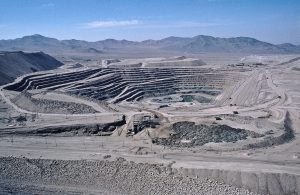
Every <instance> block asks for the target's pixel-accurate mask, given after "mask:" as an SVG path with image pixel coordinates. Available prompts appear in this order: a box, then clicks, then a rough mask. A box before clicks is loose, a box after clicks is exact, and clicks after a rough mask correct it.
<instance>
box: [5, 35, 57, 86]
mask: <svg viewBox="0 0 300 195" xmlns="http://www.w3.org/2000/svg"><path fill="white" fill-rule="evenodd" d="M51 42H52V40H51V41H50V43H51ZM61 65H62V63H61V62H59V61H57V60H56V59H55V58H53V57H51V56H49V55H47V54H45V53H43V52H36V53H26V52H22V51H15V52H0V85H3V84H5V83H8V82H11V81H13V80H14V79H15V78H16V77H18V76H20V75H23V74H26V73H31V72H36V71H41V70H50V69H54V68H57V67H59V66H61Z"/></svg>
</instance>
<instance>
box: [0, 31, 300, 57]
mask: <svg viewBox="0 0 300 195" xmlns="http://www.w3.org/2000/svg"><path fill="white" fill-rule="evenodd" d="M0 50H5V51H16V50H22V51H43V52H46V53H49V54H52V55H57V54H75V53H86V54H106V53H118V52H120V53H126V52H129V53H134V52H144V53H147V52H171V53H191V54H192V53H216V52H217V53H300V45H293V44H290V43H285V44H280V45H275V44H271V43H267V42H263V41H259V40H257V39H254V38H249V37H235V38H218V37H212V36H205V35H199V36H195V37H191V38H183V37H168V38H165V39H161V40H145V41H141V42H137V41H127V40H115V39H106V40H102V41H96V42H88V41H82V40H75V39H71V40H57V39H55V38H49V37H44V36H42V35H31V36H24V37H22V38H17V39H11V40H0Z"/></svg>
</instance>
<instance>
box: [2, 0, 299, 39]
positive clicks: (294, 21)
mask: <svg viewBox="0 0 300 195" xmlns="http://www.w3.org/2000/svg"><path fill="white" fill-rule="evenodd" d="M31 34H42V35H44V36H49V37H54V38H58V39H72V38H74V39H83V40H89V41H95V40H102V39H107V38H114V39H128V40H145V39H161V38H164V37H168V36H181V37H191V36H196V35H201V34H203V35H211V36H217V37H236V36H249V37H254V38H257V39H259V40H263V41H268V42H271V43H284V42H291V43H296V44H300V0H0V39H10V38H17V37H22V36H24V35H31Z"/></svg>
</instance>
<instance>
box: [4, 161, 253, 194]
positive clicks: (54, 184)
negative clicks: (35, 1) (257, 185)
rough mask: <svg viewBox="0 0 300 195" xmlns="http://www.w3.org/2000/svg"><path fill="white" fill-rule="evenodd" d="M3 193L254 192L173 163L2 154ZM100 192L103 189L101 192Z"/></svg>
mask: <svg viewBox="0 0 300 195" xmlns="http://www.w3.org/2000/svg"><path fill="white" fill-rule="evenodd" d="M0 178H1V182H0V193H7V192H11V193H13V192H16V191H15V189H17V192H22V193H23V194H36V193H37V192H38V194H60V193H63V194H75V192H76V194H91V193H92V194H254V193H251V192H250V191H248V190H246V189H241V188H236V187H233V186H230V185H225V184H223V183H219V182H216V181H213V180H210V179H206V178H191V177H187V176H183V175H182V174H180V173H179V172H178V171H177V170H176V169H173V168H171V165H169V166H165V165H161V164H156V165H154V164H143V163H134V162H129V161H126V160H125V159H123V158H118V159H117V160H115V161H105V160H103V161H87V160H76V161H68V160H45V159H27V158H14V157H6V158H0ZM100 192H101V193H100Z"/></svg>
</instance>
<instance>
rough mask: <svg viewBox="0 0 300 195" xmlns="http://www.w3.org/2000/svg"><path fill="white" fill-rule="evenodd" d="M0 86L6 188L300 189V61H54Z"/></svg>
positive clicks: (217, 57)
mask: <svg viewBox="0 0 300 195" xmlns="http://www.w3.org/2000/svg"><path fill="white" fill-rule="evenodd" d="M57 58H58V59H60V60H61V61H62V62H63V63H64V65H63V66H60V67H59V68H57V69H52V70H43V71H39V72H33V73H29V74H24V75H22V76H19V77H18V78H17V79H16V80H15V81H13V82H11V83H8V84H5V85H3V86H1V91H0V100H1V101H0V119H1V120H0V156H1V160H0V164H1V166H0V178H1V181H0V192H1V193H3V194H9V193H19V194H34V193H37V194H49V193H51V194H148V193H150V194H278V195H279V194H300V164H299V163H300V152H299V149H300V145H299V144H300V138H299V127H300V112H299V111H300V89H299V85H300V60H299V59H300V58H299V56H298V55H294V54H266V55H258V54H257V55H246V54H194V55H187V56H185V55H176V56H174V55H171V54H169V55H164V54H161V55H160V56H159V57H152V56H151V57H145V56H142V55H141V56H138V57H132V56H130V57H122V58H117V57H116V56H109V58H105V57H103V56H101V57H99V58H93V59H90V60H86V59H84V58H82V59H84V60H82V59H81V60H78V59H77V60H76V59H74V58H72V59H71V57H70V56H68V57H66V58H61V57H60V56H57Z"/></svg>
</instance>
